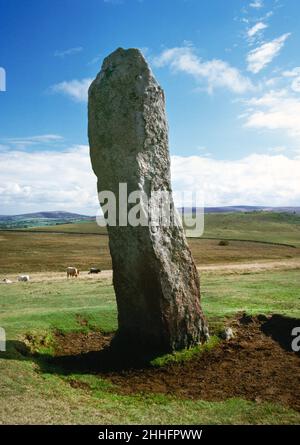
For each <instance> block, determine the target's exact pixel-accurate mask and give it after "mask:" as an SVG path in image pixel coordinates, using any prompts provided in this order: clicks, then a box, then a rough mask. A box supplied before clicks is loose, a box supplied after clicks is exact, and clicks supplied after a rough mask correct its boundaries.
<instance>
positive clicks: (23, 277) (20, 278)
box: [18, 275, 30, 281]
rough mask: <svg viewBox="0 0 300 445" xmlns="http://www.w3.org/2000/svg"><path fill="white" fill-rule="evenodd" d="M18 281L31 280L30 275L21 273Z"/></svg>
mask: <svg viewBox="0 0 300 445" xmlns="http://www.w3.org/2000/svg"><path fill="white" fill-rule="evenodd" d="M18 281H30V277H29V275H19V276H18Z"/></svg>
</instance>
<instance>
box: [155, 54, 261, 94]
mask: <svg viewBox="0 0 300 445" xmlns="http://www.w3.org/2000/svg"><path fill="white" fill-rule="evenodd" d="M153 64H154V65H155V66H157V67H163V66H169V67H170V68H171V69H173V70H174V71H175V72H176V71H181V72H185V73H187V74H190V75H192V76H193V77H194V78H195V79H196V80H197V81H200V82H203V81H205V82H206V83H207V89H208V91H209V92H212V91H213V90H214V89H215V88H227V89H229V90H231V91H233V92H234V93H238V94H241V93H245V92H246V91H248V90H251V89H252V88H253V85H252V83H251V81H250V80H249V79H248V78H247V77H244V76H243V75H242V74H241V73H240V72H239V70H238V69H237V68H234V67H232V66H231V65H229V63H227V62H224V61H223V60H219V59H213V60H209V61H202V59H200V58H199V57H198V56H197V55H196V54H195V51H194V49H193V48H192V47H190V46H183V47H177V48H171V49H166V50H164V51H163V52H162V53H161V54H160V55H159V56H157V57H155V58H154V60H153Z"/></svg>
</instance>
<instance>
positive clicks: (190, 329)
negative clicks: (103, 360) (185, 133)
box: [88, 48, 207, 351]
mask: <svg viewBox="0 0 300 445" xmlns="http://www.w3.org/2000/svg"><path fill="white" fill-rule="evenodd" d="M88 113H89V115H88V117H89V143H90V154H91V160H92V166H93V170H94V172H95V174H96V176H97V178H98V191H99V192H100V191H104V190H109V191H112V192H114V193H115V196H116V197H117V203H118V200H119V183H127V187H128V193H130V192H132V191H135V190H139V191H143V192H145V193H146V194H147V196H148V197H150V195H151V192H153V191H158V190H162V191H171V181H170V156H169V149H168V126H167V120H166V114H165V100H164V93H163V90H162V89H161V87H160V86H159V85H158V83H157V82H156V80H155V78H154V77H153V74H152V72H151V70H150V68H149V66H148V65H147V62H146V61H145V59H144V57H143V55H142V54H141V52H140V51H139V50H137V49H128V50H124V49H121V48H119V49H117V50H116V51H115V52H113V53H112V54H111V55H110V56H108V57H107V58H106V59H105V60H104V62H103V65H102V69H101V71H100V73H99V74H98V75H97V77H96V79H95V80H94V81H93V83H92V84H91V86H90V89H89V111H88ZM117 216H118V215H117ZM118 222H119V220H118V218H117V225H116V226H108V234H109V248H110V253H111V257H112V264H113V284H114V288H115V292H116V298H117V306H118V323H119V328H118V335H117V338H118V339H120V340H121V341H124V344H128V345H130V344H131V345H132V344H138V345H139V346H140V347H142V348H147V349H153V348H154V349H156V350H157V351H173V350H178V349H182V348H185V347H189V346H192V345H195V344H197V343H199V342H200V341H202V339H204V338H205V336H206V335H207V326H206V322H205V319H204V316H203V313H202V310H201V306H200V284H199V276H198V273H197V269H196V266H195V263H194V261H193V258H192V255H191V251H190V249H189V247H188V245H187V242H186V239H185V235H184V232H183V229H182V227H181V226H175V227H174V226H173V227H166V226H159V227H158V228H156V229H155V230H154V228H153V227H151V225H149V226H136V227H132V226H130V225H128V226H121V225H118Z"/></svg>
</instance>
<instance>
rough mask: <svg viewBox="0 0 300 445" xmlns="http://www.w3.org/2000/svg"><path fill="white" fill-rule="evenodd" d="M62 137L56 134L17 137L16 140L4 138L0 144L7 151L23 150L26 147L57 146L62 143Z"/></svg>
mask: <svg viewBox="0 0 300 445" xmlns="http://www.w3.org/2000/svg"><path fill="white" fill-rule="evenodd" d="M63 139H64V138H63V137H62V136H60V135H58V134H41V135H35V136H26V137H17V138H6V139H3V140H2V141H1V142H4V144H5V145H4V146H5V147H6V148H7V149H12V148H13V149H14V148H17V149H18V150H20V149H25V148H28V147H36V146H37V147H40V146H45V145H47V146H48V145H57V144H58V143H60V142H62V141H63Z"/></svg>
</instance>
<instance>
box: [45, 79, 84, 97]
mask: <svg viewBox="0 0 300 445" xmlns="http://www.w3.org/2000/svg"><path fill="white" fill-rule="evenodd" d="M92 80H93V79H92V78H90V77H87V78H84V79H79V80H78V79H73V80H70V81H63V82H60V83H57V84H55V85H52V86H51V87H50V91H51V92H53V93H61V94H64V95H66V96H68V97H69V98H71V99H72V100H74V101H75V102H86V101H87V97H88V89H89V86H90V84H91V82H92Z"/></svg>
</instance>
